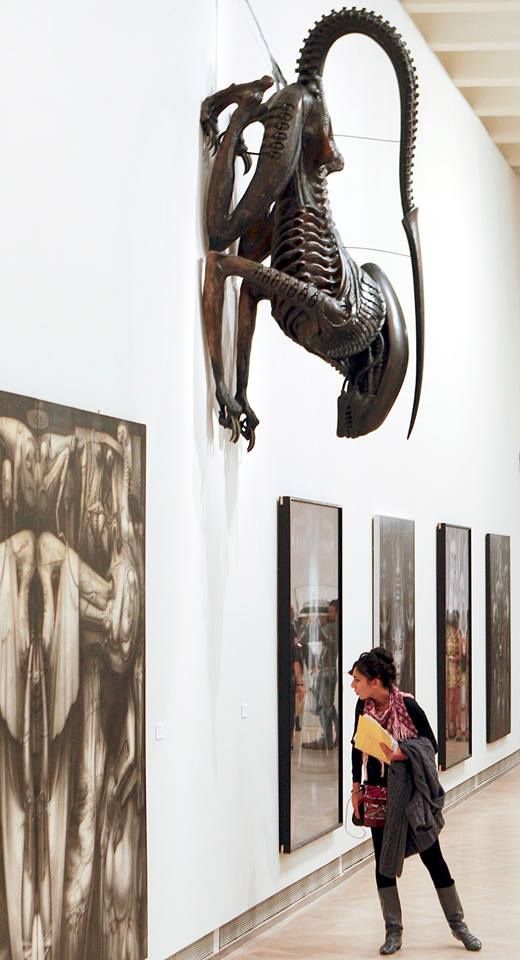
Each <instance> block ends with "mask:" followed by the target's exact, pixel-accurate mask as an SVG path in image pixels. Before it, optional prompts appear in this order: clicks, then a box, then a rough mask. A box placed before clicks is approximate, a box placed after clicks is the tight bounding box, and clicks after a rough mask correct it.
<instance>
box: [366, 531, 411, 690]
mask: <svg viewBox="0 0 520 960" xmlns="http://www.w3.org/2000/svg"><path fill="white" fill-rule="evenodd" d="M372 555H373V564H372V586H373V602H374V610H373V645H374V646H375V647H377V646H381V647H385V649H387V650H390V651H391V652H392V654H393V656H394V660H395V665H396V669H397V685H398V687H399V688H400V689H401V690H403V692H405V693H413V694H415V524H414V522H413V520H401V519H399V518H397V517H374V518H373V519H372Z"/></svg>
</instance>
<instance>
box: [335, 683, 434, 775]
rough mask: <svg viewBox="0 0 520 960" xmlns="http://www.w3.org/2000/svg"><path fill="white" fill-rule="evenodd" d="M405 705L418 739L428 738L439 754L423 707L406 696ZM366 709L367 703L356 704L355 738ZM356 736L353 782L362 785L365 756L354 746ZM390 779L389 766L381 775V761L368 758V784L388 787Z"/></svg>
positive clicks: (353, 752) (386, 766)
mask: <svg viewBox="0 0 520 960" xmlns="http://www.w3.org/2000/svg"><path fill="white" fill-rule="evenodd" d="M404 704H405V707H406V709H407V711H408V714H409V716H410V718H411V720H412V722H413V724H414V726H415V728H416V730H417V736H418V737H427V739H428V740H429V741H430V743H431V744H432V746H433V749H434V750H435V753H437V750H438V747H437V741H436V739H435V736H434V733H433V730H432V728H431V727H430V724H429V722H428V717H427V716H426V714H425V712H424V710H423V709H422V707H420V706H419V704H418V703H417V700H414V698H413V697H407V696H406V695H405V698H404ZM364 709H365V701H364V700H358V702H357V703H356V715H355V720H354V736H355V734H356V730H357V725H358V720H359V718H360V716H361V714H362V713H363V712H364ZM354 736H353V737H352V741H351V743H352V780H353V782H354V783H361V772H362V766H363V754H362V753H361V750H356V748H355V746H354ZM387 777H388V764H387V763H385V764H384V774H383V775H381V761H380V760H377V758H376V757H368V760H367V779H366V782H367V783H370V784H372V785H373V786H378V787H381V786H386V780H387Z"/></svg>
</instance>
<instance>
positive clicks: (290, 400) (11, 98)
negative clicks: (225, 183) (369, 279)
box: [0, 0, 520, 960]
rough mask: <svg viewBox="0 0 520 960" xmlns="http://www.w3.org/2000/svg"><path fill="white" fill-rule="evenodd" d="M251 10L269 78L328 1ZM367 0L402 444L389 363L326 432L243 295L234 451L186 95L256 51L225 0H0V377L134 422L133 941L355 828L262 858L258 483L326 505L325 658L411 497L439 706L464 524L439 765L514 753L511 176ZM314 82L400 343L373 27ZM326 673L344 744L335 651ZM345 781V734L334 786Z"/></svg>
mask: <svg viewBox="0 0 520 960" xmlns="http://www.w3.org/2000/svg"><path fill="white" fill-rule="evenodd" d="M253 6H254V8H255V11H256V13H257V15H258V17H259V19H260V22H261V25H262V28H263V31H264V33H265V36H266V38H267V40H268V43H269V45H270V47H271V49H272V51H273V53H274V55H275V56H276V58H277V60H278V62H279V63H280V66H281V67H282V69H283V71H284V73H285V75H286V77H287V79H289V80H292V79H293V77H294V73H293V71H294V65H295V61H296V58H297V55H298V49H299V46H300V45H301V42H302V40H303V37H304V36H305V34H306V32H307V30H308V28H309V27H310V26H311V25H312V24H313V22H314V20H315V19H316V18H317V17H319V16H321V15H322V14H323V13H327V12H328V10H329V7H328V6H327V5H326V4H325V6H324V0H298V2H296V0H290V2H286V3H285V4H284V5H280V3H279V2H275V0H253ZM374 6H375V7H376V8H377V10H378V11H379V12H382V13H383V14H384V15H385V16H386V17H388V18H389V19H390V20H391V21H392V22H393V23H394V24H396V25H397V26H398V27H399V29H400V30H401V32H402V33H403V35H404V37H405V39H406V41H407V43H408V45H409V47H410V48H411V50H412V53H413V56H414V58H415V61H416V66H417V70H418V73H419V80H420V94H421V100H420V128H419V139H418V149H417V161H416V177H415V195H416V200H417V203H418V206H419V208H420V228H421V239H422V249H423V259H424V271H425V291H426V324H427V327H426V330H427V333H426V361H425V376H424V388H423V396H422V403H421V408H420V411H419V416H418V419H417V424H416V427H415V430H414V433H413V435H412V438H411V439H410V440H409V441H407V440H406V439H405V437H406V432H407V426H408V420H409V415H410V410H411V403H412V394H413V363H411V364H410V369H409V372H408V375H407V379H406V382H405V387H404V389H403V391H402V393H401V395H400V397H399V399H398V402H397V403H396V405H395V407H394V409H393V411H392V412H391V414H390V416H389V417H388V420H387V422H386V423H385V424H384V425H383V427H382V428H381V429H380V430H378V431H377V433H375V434H373V435H371V436H369V437H366V438H363V439H359V440H356V441H348V440H338V439H337V438H336V436H335V430H336V399H337V395H338V393H339V390H340V388H341V380H340V378H339V376H338V374H336V373H335V372H334V371H333V370H332V369H329V368H328V367H326V366H325V364H323V363H322V362H321V361H319V360H318V359H317V358H314V357H312V356H310V355H309V354H307V353H306V352H305V351H304V350H301V349H299V348H298V347H297V346H295V344H293V343H292V342H290V341H289V340H288V339H286V338H285V337H284V336H283V334H282V333H281V331H280V330H279V329H278V327H277V326H276V324H275V322H274V321H273V320H272V319H271V317H270V315H269V311H268V309H267V307H266V305H265V304H264V305H263V306H262V309H261V312H260V316H259V319H258V324H257V332H256V335H255V338H254V342H253V352H252V360H251V375H250V391H249V395H250V400H251V403H252V405H253V407H254V409H255V410H256V412H257V414H258V416H259V418H260V421H261V423H260V427H259V428H258V431H257V444H256V447H255V449H254V451H253V452H252V453H250V454H247V453H246V450H245V445H244V444H243V443H240V444H238V445H237V446H232V445H231V444H229V442H228V440H227V437H226V436H225V435H224V433H223V431H222V429H221V428H220V427H219V426H218V424H217V420H216V417H215V412H214V411H215V405H214V400H213V383H212V380H211V377H210V375H209V370H208V358H207V354H206V350H205V346H204V340H203V334H202V328H201V315H200V287H201V277H202V258H203V256H204V253H205V234H204V226H203V205H204V193H205V190H206V187H207V181H208V173H209V159H208V157H207V156H206V155H205V154H204V153H203V149H202V143H201V137H200V132H199V126H198V113H199V108H200V102H201V100H202V99H203V98H204V97H205V96H207V95H208V94H209V93H211V92H213V91H214V90H216V89H217V88H218V87H221V86H225V85H227V84H228V83H230V82H231V81H235V82H239V81H244V80H252V79H255V78H257V77H259V76H262V75H263V74H265V73H269V72H270V62H269V57H268V55H267V52H266V50H265V47H264V46H263V45H262V42H261V40H260V37H259V33H258V30H257V28H256V26H255V24H254V22H253V20H252V18H251V14H250V12H249V10H248V9H247V6H246V4H245V2H244V0H193V2H191V3H190V4H189V5H183V6H182V7H181V5H180V4H174V3H172V2H168V0H149V2H147V3H145V2H143V0H125V2H123V0H105V2H100V0H90V2H89V3H86V2H85V3H74V4H71V3H69V2H67V0H49V2H48V3H46V4H44V5H42V4H39V3H37V2H36V0H22V2H15V0H4V2H3V4H2V7H1V10H0V310H1V317H2V327H3V351H2V356H3V369H2V379H1V382H0V388H1V389H3V390H10V391H13V392H15V393H21V394H29V395H32V396H36V397H41V398H44V399H46V400H50V401H54V402H58V403H63V404H68V405H71V406H77V407H82V408H86V409H94V410H100V411H101V412H102V413H104V414H111V415H113V416H116V417H121V418H128V419H132V420H137V421H141V422H144V423H146V424H147V428H148V463H147V482H148V488H147V492H148V513H147V750H148V756H147V771H148V772H147V776H148V854H149V864H148V866H149V957H150V960H165V958H166V957H168V956H169V955H171V954H172V953H174V952H175V951H177V950H179V949H181V948H182V947H183V946H185V945H186V944H188V943H190V942H192V941H194V940H196V939H197V938H199V937H201V936H203V935H204V934H206V933H208V932H209V931H211V930H212V929H214V928H216V927H217V926H219V925H221V924H222V923H225V922H226V921H228V920H230V919H232V918H234V917H236V916H238V915H239V914H240V913H242V912H243V911H245V910H247V909H248V908H249V907H250V906H252V905H253V904H255V903H257V902H259V901H260V900H263V899H265V898H266V897H268V896H270V895H271V894H273V893H275V892H276V891H277V890H279V889H281V888H282V887H284V886H287V885H288V884H289V883H291V882H293V881H295V880H297V879H299V878H301V877H302V876H304V875H306V874H307V873H309V872H311V870H313V869H315V868H316V867H319V866H321V865H322V864H325V863H327V862H328V861H330V860H331V859H333V858H334V857H336V856H338V855H339V854H340V853H342V852H344V851H345V850H347V849H349V848H350V847H351V846H352V845H353V844H354V843H355V841H354V840H353V839H351V838H349V837H348V836H347V835H346V834H345V832H344V831H343V830H338V831H336V832H335V833H332V834H330V835H328V836H326V837H323V838H321V839H320V840H317V841H315V842H314V843H312V844H310V845H309V846H307V847H305V848H303V849H301V850H299V851H297V852H295V853H293V854H291V855H290V856H285V857H284V856H281V855H279V853H278V822H277V820H278V794H277V690H276V672H277V669H276V503H277V498H278V497H279V496H280V495H291V496H297V497H302V498H308V499H313V500H319V501H324V502H329V503H335V504H339V505H341V506H342V507H343V511H344V513H343V517H344V528H343V543H344V562H343V575H344V581H343V598H344V613H343V621H344V637H343V650H344V666H345V670H346V669H347V668H348V667H349V666H350V664H351V662H352V660H353V659H354V658H355V657H356V655H357V654H358V653H359V652H360V651H361V650H363V649H367V648H369V647H370V646H371V642H372V637H371V616H372V607H371V518H372V516H373V515H375V514H386V515H390V516H396V517H407V518H411V519H414V520H415V523H416V530H415V536H416V636H417V639H416V643H417V648H416V659H417V684H416V691H417V697H418V700H419V702H420V703H421V704H422V705H423V706H424V708H425V709H426V711H427V713H428V715H429V717H430V719H431V721H432V724H433V725H434V727H435V724H436V704H437V696H436V616H435V612H436V608H435V602H436V601H435V597H436V593H435V583H436V578H435V532H436V524H437V523H439V522H447V523H456V524H462V525H467V526H469V527H471V529H472V547H473V564H472V574H473V755H472V757H471V759H469V760H467V761H465V762H464V763H461V764H459V765H457V766H456V767H453V768H451V769H450V770H449V771H448V772H446V773H445V774H443V775H442V780H443V783H444V785H445V786H446V787H447V788H449V787H451V786H454V785H456V784H457V783H459V782H460V781H462V780H465V779H467V778H468V777H470V776H471V775H473V774H474V773H476V772H478V771H479V770H481V769H483V768H485V767H487V766H489V765H490V764H492V763H494V762H495V761H497V760H499V759H501V758H502V757H505V756H507V755H509V754H511V753H512V752H513V751H515V750H516V749H518V748H519V747H520V714H519V711H518V702H519V699H520V679H519V677H520V642H519V629H520V610H519V608H518V604H519V603H520V471H519V453H520V436H519V430H518V421H519V414H520V395H519V390H520V387H519V377H518V369H519V365H520V281H519V277H520V269H519V268H520V229H519V228H520V191H519V181H518V179H517V178H515V176H514V175H513V173H512V172H511V170H510V169H509V168H508V167H507V165H506V163H505V161H504V159H503V158H502V157H501V155H500V154H499V153H498V151H497V150H496V149H495V147H494V146H493V144H492V142H491V140H490V139H489V137H488V135H487V134H486V132H485V130H484V129H483V127H482V126H481V124H480V123H479V121H478V120H477V119H476V117H475V116H474V115H473V113H472V112H471V111H470V109H469V107H468V105H467V104H466V103H465V101H464V100H463V99H462V97H461V96H460V95H459V93H458V92H457V91H456V89H455V88H454V87H453V85H452V83H451V81H450V80H449V78H448V77H447V75H446V74H445V73H444V71H443V69H442V68H441V67H440V65H439V64H438V63H437V61H436V60H435V59H434V57H433V55H432V54H431V53H430V51H429V50H428V48H427V47H426V45H425V43H424V41H423V40H422V39H421V37H420V36H419V34H418V33H417V31H416V29H415V28H414V26H413V25H412V24H411V23H410V21H409V20H408V17H407V15H406V14H405V12H404V11H403V10H402V8H401V6H400V4H399V3H398V2H396V0H379V2H377V4H374ZM325 92H326V95H327V97H328V103H329V108H330V113H331V117H332V122H333V125H334V130H335V133H336V137H337V142H338V145H339V147H340V149H341V150H342V152H343V154H344V156H345V160H346V165H345V170H344V172H343V173H341V174H335V175H333V176H332V177H331V178H330V192H331V204H332V210H333V213H334V216H335V219H336V222H337V225H338V227H339V230H340V232H341V234H342V237H343V239H344V241H345V243H346V244H347V245H348V246H349V248H350V250H351V252H352V254H353V255H354V257H355V258H356V259H357V260H358V261H359V262H361V263H363V262H366V261H368V260H373V261H375V262H377V263H379V264H380V265H381V266H382V267H383V269H384V270H385V271H386V272H387V273H388V275H389V277H390V279H391V281H392V283H393V284H394V285H395V287H396V289H397V292H398V294H399V297H400V298H401V301H402V303H403V305H404V308H405V312H406V315H407V317H408V318H409V320H410V339H411V342H412V344H413V339H414V338H413V311H412V300H413V295H412V285H411V277H410V268H409V260H408V258H407V257H406V253H407V248H406V241H405V237H404V233H403V231H402V228H401V226H400V219H401V213H400V209H399V195H398V174H397V151H398V146H397V144H396V143H395V142H394V141H395V140H396V138H397V137H398V125H399V113H398V103H397V85H396V83H395V80H394V79H393V73H392V70H391V67H390V66H389V63H387V61H386V59H385V56H384V54H383V53H382V52H381V51H379V50H378V49H377V48H375V49H372V45H370V43H369V42H368V41H366V40H363V39H360V38H356V39H348V40H347V39H345V40H343V41H341V42H340V43H338V44H337V45H336V46H335V47H334V49H333V51H332V53H331V56H330V58H329V61H328V68H327V73H326V77H325ZM334 181H335V182H334ZM370 248H377V252H374V250H373V249H370ZM379 251H383V252H379ZM403 254H405V255H404V256H403ZM229 287H230V290H229V298H228V315H227V325H226V333H225V339H226V343H227V349H228V353H229V355H230V356H231V354H232V349H233V323H234V313H233V307H234V303H235V301H236V288H235V287H234V285H233V284H232V283H230V285H229ZM412 357H413V351H412ZM488 532H492V533H502V534H509V535H510V536H511V557H512V594H513V601H512V636H513V654H512V656H513V664H512V683H513V696H512V704H513V718H512V719H513V729H512V733H511V735H510V736H509V737H507V738H505V739H503V740H500V741H498V742H496V743H494V744H490V745H486V731H485V602H484V599H485V594H484V537H485V534H486V533H488ZM344 683H345V695H344V705H345V708H344V709H345V733H346V741H347V742H348V740H349V730H350V726H351V723H352V717H353V710H354V696H353V693H352V691H351V690H350V687H349V678H348V676H347V675H346V674H345V677H344ZM244 703H245V704H247V707H248V710H247V714H248V715H247V719H245V720H243V719H241V704H244ZM157 736H158V737H159V739H156V737H157ZM349 783H350V780H349V762H348V750H346V751H345V789H346V791H347V790H348V788H349ZM476 855H477V852H476Z"/></svg>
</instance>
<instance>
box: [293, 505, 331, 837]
mask: <svg viewBox="0 0 520 960" xmlns="http://www.w3.org/2000/svg"><path fill="white" fill-rule="evenodd" d="M297 509H298V510H299V511H300V512H303V513H305V512H306V511H311V512H312V511H315V510H319V511H327V512H328V511H330V515H328V516H329V519H330V523H331V525H332V527H333V528H334V530H335V545H334V546H333V547H331V550H330V556H329V559H330V562H331V564H332V565H333V567H334V571H335V580H333V578H331V577H330V576H329V577H328V580H329V581H331V580H332V581H333V586H331V587H329V588H325V592H326V593H327V601H329V610H331V609H332V606H331V605H330V601H331V600H332V599H333V598H332V597H331V596H329V594H331V593H334V600H335V601H336V607H335V611H336V622H335V625H334V626H335V636H336V644H335V646H336V658H335V659H336V671H335V672H336V680H335V681H333V685H332V700H333V702H334V707H333V709H334V713H335V719H334V726H333V725H332V722H330V728H331V731H332V730H333V731H334V733H335V742H334V745H333V746H332V745H331V747H330V748H327V747H326V748H325V750H324V751H323V752H322V751H316V752H311V751H310V750H309V751H307V753H306V754H305V751H302V752H301V753H300V756H305V758H306V760H308V761H309V762H312V763H313V764H318V763H320V762H321V760H322V757H323V758H325V757H329V758H334V764H335V776H336V778H337V783H336V789H335V790H334V786H332V787H331V788H330V789H329V795H332V796H333V809H334V814H333V818H332V819H331V821H330V822H329V823H327V824H326V825H324V824H323V823H321V824H319V823H318V824H317V825H316V828H315V829H311V830H310V831H309V832H308V833H307V835H305V836H302V835H301V831H300V832H298V823H297V816H296V812H295V807H296V803H295V800H296V802H297V781H296V775H295V774H294V770H295V762H296V757H297V750H299V749H300V747H297V748H296V750H295V749H294V739H295V732H294V731H295V706H294V697H293V689H294V688H293V683H294V670H295V664H294V659H293V644H294V642H295V637H296V633H295V620H294V617H295V616H296V614H297V616H298V622H300V623H301V621H302V620H305V613H306V607H307V608H308V610H307V612H308V611H309V610H310V608H311V607H312V603H307V604H305V603H304V604H301V602H300V603H299V604H298V608H297V609H296V613H295V612H294V611H293V605H294V603H295V600H294V597H295V596H296V595H297V590H296V587H295V584H294V583H293V576H292V575H293V572H294V569H295V567H296V563H297V558H296V556H295V545H294V530H295V528H296V518H295V511H296V510H297ZM342 516H343V512H342V508H341V507H339V506H337V505H335V504H328V503H321V502H318V501H312V500H303V499H301V498H297V497H289V496H283V497H280V498H279V499H278V506H277V518H278V799H279V850H280V852H282V853H287V854H288V853H292V852H293V851H294V850H296V849H298V848H300V847H302V846H304V845H305V844H307V843H310V842H312V841H313V840H316V839H318V837H321V836H324V835H325V834H328V833H330V832H332V831H333V830H335V829H337V828H338V827H340V826H341V825H342V823H343V746H342V745H343V708H342V706H343V704H342V700H343V698H342V670H343V658H342ZM292 538H293V539H292ZM318 579H319V577H318ZM318 590H319V588H318ZM296 602H297V601H296ZM315 613H316V615H315V620H316V621H319V622H320V623H321V622H322V620H323V619H325V618H326V616H327V615H326V613H325V612H324V610H322V609H321V606H320V607H319V615H318V608H317V607H316V608H315ZM307 619H308V621H309V622H310V619H311V618H310V617H308V618H307ZM329 627H330V625H329ZM320 629H321V627H320ZM301 636H302V634H301V633H300V637H301ZM323 649H324V648H323ZM323 649H322V654H320V658H321V657H322V655H323ZM308 666H309V665H308V664H307V665H305V668H304V665H303V662H302V671H303V670H304V669H305V674H306V677H307V681H309V678H310V672H309V670H308ZM325 675H326V674H325V673H324V676H325ZM318 676H319V669H318ZM315 677H316V671H315V673H314V678H315ZM311 682H313V681H311ZM301 685H302V686H303V683H302V684H301ZM307 696H309V697H310V696H311V693H310V691H308V690H307V689H306V690H305V699H307ZM317 712H318V711H317V710H316V709H314V710H311V711H310V713H311V714H312V713H314V714H316V713H317ZM322 713H323V711H322ZM305 715H306V713H305V709H304V713H303V716H305ZM316 722H317V721H316ZM320 722H322V716H320ZM302 730H303V732H302V733H301V735H298V736H300V737H301V738H302V739H303V737H304V736H305V725H304V726H303V728H302ZM310 745H311V746H312V745H313V742H311V743H310ZM301 746H303V744H301ZM318 813H319V811H318Z"/></svg>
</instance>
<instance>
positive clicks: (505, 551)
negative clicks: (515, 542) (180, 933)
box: [486, 533, 511, 743]
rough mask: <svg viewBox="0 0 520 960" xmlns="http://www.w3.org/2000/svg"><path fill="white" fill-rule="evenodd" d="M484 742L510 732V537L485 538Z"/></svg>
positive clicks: (491, 534)
mask: <svg viewBox="0 0 520 960" xmlns="http://www.w3.org/2000/svg"><path fill="white" fill-rule="evenodd" d="M486 695H487V696H486V701H487V709H486V721H487V724H486V725H487V742H488V743H491V742H492V741H493V740H499V739H500V738H501V737H505V736H507V734H508V733H511V555H510V540H509V537H504V536H498V535H497V534H494V533H488V534H487V535H486Z"/></svg>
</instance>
